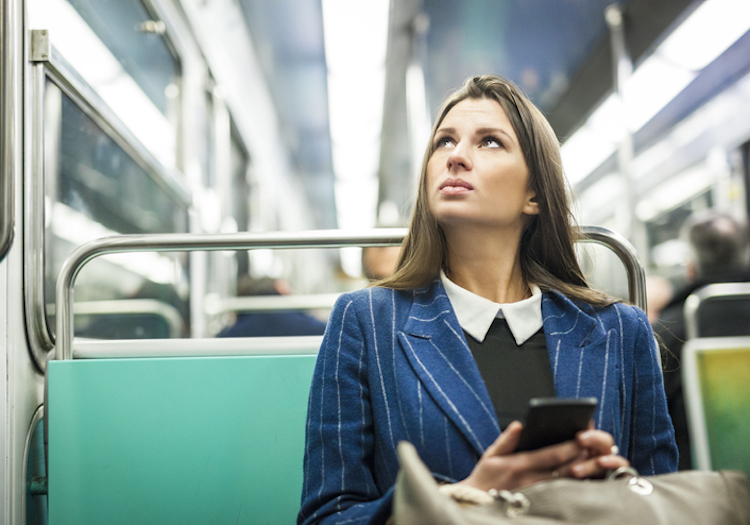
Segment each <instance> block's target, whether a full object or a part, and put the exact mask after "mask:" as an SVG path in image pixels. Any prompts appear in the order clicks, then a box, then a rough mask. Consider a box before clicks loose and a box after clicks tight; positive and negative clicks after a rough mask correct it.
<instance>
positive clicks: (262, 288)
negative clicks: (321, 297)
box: [217, 276, 326, 337]
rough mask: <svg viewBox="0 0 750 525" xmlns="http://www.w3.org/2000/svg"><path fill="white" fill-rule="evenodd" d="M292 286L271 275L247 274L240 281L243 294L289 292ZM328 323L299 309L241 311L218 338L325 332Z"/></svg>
mask: <svg viewBox="0 0 750 525" xmlns="http://www.w3.org/2000/svg"><path fill="white" fill-rule="evenodd" d="M289 293H290V289H289V286H288V285H287V284H286V283H285V282H284V281H282V280H279V279H272V278H270V277H260V278H252V277H250V276H244V277H243V278H241V279H240V281H239V283H238V284H237V295H238V296H240V297H249V296H261V295H287V294H289ZM325 328H326V325H325V323H324V322H322V321H320V320H319V319H317V318H315V317H313V316H312V315H309V314H306V313H304V312H299V311H286V310H279V311H273V312H239V313H238V314H237V320H236V321H235V323H234V324H233V325H232V326H229V327H227V328H224V329H223V330H222V331H221V332H219V333H218V334H217V337H277V336H286V335H322V334H323V332H325Z"/></svg>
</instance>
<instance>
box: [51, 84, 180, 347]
mask: <svg viewBox="0 0 750 525" xmlns="http://www.w3.org/2000/svg"><path fill="white" fill-rule="evenodd" d="M44 112H45V138H44V142H45V148H44V149H45V170H44V172H45V179H44V188H45V213H46V218H45V231H44V239H45V248H44V256H45V257H44V259H45V260H44V265H45V268H44V276H45V278H44V296H45V302H46V303H47V308H48V311H49V310H51V309H50V306H51V305H52V304H53V303H54V298H55V281H56V279H57V275H58V272H59V270H60V268H61V266H62V263H63V261H64V260H65V258H66V257H68V256H69V255H70V253H71V252H72V251H73V250H74V249H75V248H76V247H77V246H80V245H81V244H83V243H85V242H87V241H89V240H92V239H95V238H99V237H103V236H106V235H113V234H117V233H122V234H143V233H182V232H187V231H188V207H187V203H186V202H185V201H184V200H183V199H182V198H180V196H178V195H176V194H175V193H174V192H173V191H172V190H171V189H170V188H169V187H168V186H167V185H166V184H164V183H163V182H162V180H161V179H160V178H159V177H158V176H155V175H154V173H153V170H152V169H150V168H149V166H148V165H147V163H146V162H145V161H143V159H138V160H136V158H137V157H134V156H132V155H131V152H129V151H128V149H127V144H126V143H124V142H122V141H121V140H115V139H114V138H113V137H112V136H110V135H109V134H108V133H107V132H105V129H104V128H103V127H102V125H100V123H99V122H97V121H96V120H95V119H94V118H92V117H91V116H90V115H89V114H87V112H86V111H84V109H83V108H82V107H81V106H79V105H78V103H76V102H75V101H74V100H73V99H72V98H71V97H69V96H68V95H67V94H65V93H64V92H63V91H62V90H61V89H60V88H59V87H58V86H57V85H56V84H55V83H54V82H53V81H51V80H48V81H47V84H46V88H45V101H44ZM187 260H188V258H187V256H186V254H184V253H175V254H161V253H135V254H122V255H110V256H105V257H100V258H97V259H95V260H94V261H92V262H91V263H89V264H87V265H86V266H85V267H84V268H83V270H82V271H81V274H80V276H79V278H78V280H77V284H76V295H75V297H76V301H77V303H76V310H78V311H79V312H80V313H81V314H82V315H80V316H79V315H77V316H76V333H77V335H82V336H88V337H97V338H155V337H169V336H181V335H184V332H185V326H186V324H187V320H188V317H187V304H188V297H187V293H186V290H187V272H188V269H187ZM79 303H80V304H79ZM48 326H52V320H51V319H50V318H48Z"/></svg>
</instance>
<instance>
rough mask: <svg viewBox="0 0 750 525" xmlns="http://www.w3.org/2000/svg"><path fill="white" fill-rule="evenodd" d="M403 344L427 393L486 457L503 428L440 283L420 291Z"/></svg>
mask: <svg viewBox="0 0 750 525" xmlns="http://www.w3.org/2000/svg"><path fill="white" fill-rule="evenodd" d="M399 341H400V346H401V348H402V350H403V351H404V353H405V354H406V357H407V359H408V360H409V363H410V365H411V367H412V369H413V370H414V372H415V373H416V375H417V376H418V377H419V378H420V380H421V382H422V383H423V385H424V387H425V390H427V392H429V394H430V395H431V397H432V398H433V399H434V401H435V403H437V405H438V406H440V407H441V409H442V410H443V411H444V412H445V414H446V416H447V417H448V418H449V419H450V420H451V421H452V422H453V423H454V424H455V426H456V427H457V428H458V429H459V430H460V431H461V432H462V434H463V435H464V436H465V437H466V439H467V440H468V441H469V443H471V445H472V446H473V447H474V449H475V450H476V452H477V454H482V453H483V452H484V450H485V449H486V448H487V447H488V446H489V445H490V444H492V442H493V441H494V440H495V439H496V438H497V436H498V434H499V433H500V426H499V425H498V422H497V416H496V415H495V411H494V408H493V406H492V402H491V401H490V397H489V394H488V392H487V388H486V387H485V386H484V381H483V380H482V377H481V375H480V373H479V369H478V368H477V366H476V363H475V362H474V358H473V356H472V355H471V350H470V349H469V347H468V345H467V343H466V338H465V337H464V334H463V331H462V330H461V326H460V325H459V323H458V319H457V318H456V314H455V313H454V311H453V308H452V307H451V304H450V301H449V300H448V296H447V295H446V293H445V289H444V288H443V285H442V283H441V282H440V280H439V279H437V280H435V281H434V282H433V283H432V284H431V285H430V286H429V287H427V288H424V289H421V290H417V292H416V294H415V296H414V302H413V303H412V306H411V311H410V313H409V318H408V320H407V321H406V323H405V324H404V329H403V331H402V332H400V333H399Z"/></svg>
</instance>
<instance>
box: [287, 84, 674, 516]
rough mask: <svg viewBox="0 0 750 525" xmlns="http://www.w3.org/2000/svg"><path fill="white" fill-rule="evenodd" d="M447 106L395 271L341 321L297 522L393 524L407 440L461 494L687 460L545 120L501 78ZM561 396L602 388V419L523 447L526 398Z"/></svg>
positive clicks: (314, 398)
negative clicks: (582, 235)
mask: <svg viewBox="0 0 750 525" xmlns="http://www.w3.org/2000/svg"><path fill="white" fill-rule="evenodd" d="M439 115H440V116H439V118H438V120H437V122H436V123H435V127H434V128H433V131H432V134H431V137H430V142H429V144H428V150H427V152H426V155H425V157H424V159H425V160H424V162H423V165H422V172H421V177H420V182H419V190H418V195H417V202H416V205H415V208H414V210H413V212H412V218H411V223H410V226H409V232H408V234H407V236H406V239H405V240H404V243H403V256H402V257H401V259H400V261H399V264H398V268H397V270H396V271H395V273H393V275H391V276H390V277H388V278H386V279H385V280H383V281H380V282H379V283H378V286H372V287H369V288H366V289H364V290H358V291H355V292H351V293H345V294H342V296H341V297H340V298H339V300H338V301H337V303H336V305H335V306H334V308H333V311H332V313H331V315H330V318H329V323H328V329H327V330H326V335H325V336H324V337H323V344H322V345H321V349H320V353H319V354H318V361H317V365H316V368H315V372H314V373H313V380H312V385H311V390H310V410H309V412H308V422H307V427H306V428H307V438H306V443H305V473H304V480H305V482H304V486H303V489H302V508H301V511H300V514H299V516H298V522H299V523H305V524H313V523H371V524H374V523H383V522H385V521H386V520H387V519H388V517H389V516H390V514H391V505H392V501H393V494H394V490H393V487H394V482H395V481H396V475H397V473H398V470H399V463H398V458H397V455H396V446H397V445H398V443H399V441H401V440H406V441H410V442H411V443H412V444H413V445H414V446H415V447H416V449H417V452H418V453H419V455H420V457H421V458H422V460H423V461H424V462H425V464H426V465H427V467H428V468H429V469H430V471H431V472H432V473H433V474H434V476H435V477H436V478H437V479H439V480H440V481H442V482H444V483H445V485H444V486H443V488H442V489H441V490H447V491H450V490H459V491H461V490H462V491H467V492H472V491H474V492H477V491H480V492H481V491H488V490H490V489H497V490H502V489H507V490H513V489H515V488H518V487H523V486H527V485H531V484H533V483H536V482H538V481H544V480H549V479H553V478H558V477H571V478H577V479H585V478H598V477H603V476H604V475H605V473H606V472H607V471H608V470H609V469H616V468H619V467H624V466H628V465H630V464H631V463H632V465H633V467H635V468H636V469H638V471H639V472H640V473H641V474H656V473H661V472H669V471H672V470H674V469H676V468H677V448H676V446H675V443H674V433H673V430H672V423H671V421H670V420H669V414H668V413H667V403H666V398H665V396H664V390H663V387H662V375H661V368H660V363H659V359H658V354H657V351H656V345H655V341H654V337H653V334H652V332H651V328H650V326H649V324H648V320H647V318H646V314H645V313H644V312H643V311H641V310H639V309H638V308H636V307H634V306H629V305H625V304H622V303H619V302H617V301H616V300H615V299H613V298H612V297H610V296H608V295H606V294H604V293H603V292H600V291H597V290H593V289H591V288H590V287H589V286H588V284H587V283H586V281H585V279H584V277H583V274H582V272H581V269H580V267H579V265H578V262H577V260H576V255H575V250H574V247H573V241H574V239H575V238H576V237H577V235H578V232H577V230H576V229H575V228H574V227H573V225H572V223H571V221H572V214H571V212H570V206H569V203H568V199H567V192H566V183H565V179H564V177H563V170H562V163H561V160H560V149H559V143H558V140H557V138H556V137H555V134H554V132H553V131H552V128H551V127H550V125H549V123H548V122H547V121H546V119H545V118H544V116H543V115H542V113H541V112H540V111H539V110H538V109H537V108H536V107H535V106H534V105H533V104H532V103H531V102H530V101H529V100H528V99H527V98H526V97H525V96H524V95H523V94H522V93H521V91H520V90H518V89H517V88H516V87H515V86H514V85H513V84H511V83H510V82H508V81H506V80H504V79H502V78H500V77H497V76H494V75H485V76H481V77H475V78H471V79H469V80H467V82H466V83H465V84H464V86H463V87H462V88H461V89H460V90H458V91H456V92H455V93H454V94H453V95H452V96H451V97H450V98H449V99H448V100H447V101H446V103H445V104H444V105H443V107H442V109H441V111H440V114H439ZM547 396H556V397H563V398H565V397H587V396H591V397H596V398H597V399H598V401H599V406H598V408H597V412H596V414H595V416H594V421H592V428H591V429H590V430H588V431H585V432H580V433H578V435H577V436H576V438H575V439H572V440H570V441H566V442H564V443H560V444H557V445H552V446H550V447H545V448H541V449H538V450H535V451H531V452H516V448H517V446H518V442H519V437H520V433H521V430H522V427H523V425H522V424H521V423H520V422H519V420H521V419H522V418H523V417H524V415H525V413H526V409H527V406H528V401H529V400H530V399H531V398H534V397H547ZM594 425H595V428H594ZM485 496H486V494H485Z"/></svg>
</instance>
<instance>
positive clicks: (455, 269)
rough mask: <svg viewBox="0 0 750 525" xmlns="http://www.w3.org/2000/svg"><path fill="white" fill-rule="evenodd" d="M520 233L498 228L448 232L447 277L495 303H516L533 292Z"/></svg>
mask: <svg viewBox="0 0 750 525" xmlns="http://www.w3.org/2000/svg"><path fill="white" fill-rule="evenodd" d="M520 237H521V232H510V233H505V234H503V232H498V231H497V230H496V229H495V230H492V231H491V232H490V233H486V232H482V231H481V230H479V231H478V230H474V231H466V230H462V231H461V232H456V233H455V234H451V233H450V232H448V231H446V241H447V246H448V268H447V270H446V274H447V276H448V278H449V279H450V280H451V281H453V282H454V283H456V284H457V285H459V286H460V287H462V288H465V289H466V290H469V291H470V292H473V293H475V294H477V295H479V296H481V297H484V298H486V299H489V300H490V301H493V302H496V303H514V302H517V301H520V300H522V299H525V298H526V297H528V296H529V295H530V289H529V286H528V283H526V282H525V281H524V279H523V272H522V271H521V261H520V255H519V244H520Z"/></svg>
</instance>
